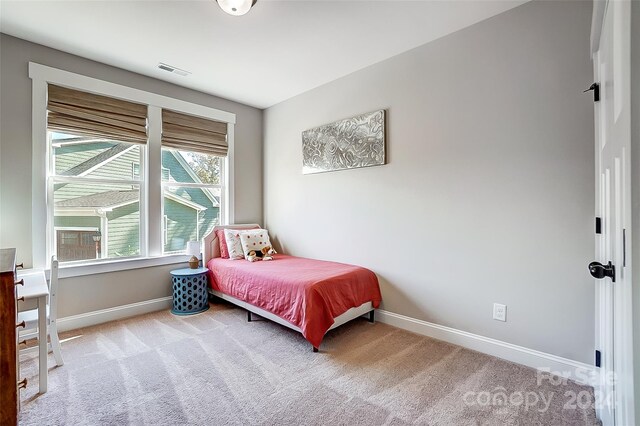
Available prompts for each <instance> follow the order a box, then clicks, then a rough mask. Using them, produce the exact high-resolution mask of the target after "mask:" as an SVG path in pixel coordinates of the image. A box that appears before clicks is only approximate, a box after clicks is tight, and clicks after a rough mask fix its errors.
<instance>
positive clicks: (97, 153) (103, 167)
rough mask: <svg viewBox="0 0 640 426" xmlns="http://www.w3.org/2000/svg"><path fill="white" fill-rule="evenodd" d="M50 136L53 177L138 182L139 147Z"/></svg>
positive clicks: (104, 140) (53, 133) (98, 140)
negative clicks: (81, 177) (83, 177)
mask: <svg viewBox="0 0 640 426" xmlns="http://www.w3.org/2000/svg"><path fill="white" fill-rule="evenodd" d="M50 135H51V146H52V153H53V162H54V170H55V174H56V175H57V176H85V177H91V178H105V179H126V180H138V179H140V172H139V170H140V150H141V149H143V148H142V147H141V145H138V144H130V143H123V142H117V141H113V140H108V139H99V138H90V137H85V136H82V137H80V136H78V137H75V136H73V135H67V134H61V133H55V132H51V133H50ZM136 171H137V175H136V173H135V172H136Z"/></svg>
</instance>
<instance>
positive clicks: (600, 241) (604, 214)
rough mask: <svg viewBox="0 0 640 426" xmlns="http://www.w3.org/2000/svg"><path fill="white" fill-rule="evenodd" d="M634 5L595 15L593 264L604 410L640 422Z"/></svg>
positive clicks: (605, 415) (615, 1) (617, 3)
mask: <svg viewBox="0 0 640 426" xmlns="http://www.w3.org/2000/svg"><path fill="white" fill-rule="evenodd" d="M596 3H598V2H596ZM630 6H631V4H630V2H629V1H625V0H610V1H608V2H607V3H604V4H603V3H600V7H601V8H602V9H601V21H600V22H598V20H597V19H594V28H595V30H594V31H595V35H596V39H595V43H594V46H595V48H596V49H597V50H596V49H594V50H596V51H595V53H594V55H593V63H594V75H595V79H596V82H599V88H600V100H599V101H598V102H596V103H595V114H596V180H597V182H596V216H598V217H600V218H601V219H602V233H601V234H599V235H598V236H597V238H596V256H597V259H596V261H597V262H598V263H599V264H601V265H603V266H600V265H599V264H596V263H593V264H591V265H589V269H590V272H591V273H592V275H594V277H596V278H597V279H596V349H597V350H599V351H600V353H601V367H600V369H599V375H598V378H597V383H596V410H597V414H598V417H599V418H600V419H601V420H602V423H603V425H605V426H607V425H620V426H627V425H635V424H636V423H635V419H634V412H633V409H634V407H633V404H634V401H633V362H632V359H633V351H632V329H631V327H632V312H631V303H632V299H631V165H630V152H629V151H630V137H631V136H630V135H631V133H630V132H631V126H630V118H631V116H630V109H631V103H630V100H631V95H630V74H631V68H630V62H631V58H630V41H631V31H630V28H631V21H630V17H631V7H630ZM595 7H596V9H597V8H598V5H597V4H596V6H595ZM596 15H597V14H596ZM594 16H595V15H594ZM598 25H600V27H599V28H596V27H597V26H598ZM598 33H599V34H598ZM592 36H593V34H592ZM592 41H593V40H592ZM609 262H611V267H609V266H608V265H609Z"/></svg>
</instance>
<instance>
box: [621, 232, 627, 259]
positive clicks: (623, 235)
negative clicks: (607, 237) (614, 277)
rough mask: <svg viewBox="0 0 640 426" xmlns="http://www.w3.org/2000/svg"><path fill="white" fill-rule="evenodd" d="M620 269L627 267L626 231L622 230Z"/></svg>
mask: <svg viewBox="0 0 640 426" xmlns="http://www.w3.org/2000/svg"><path fill="white" fill-rule="evenodd" d="M622 267H623V268H626V267H627V230H626V229H623V230H622Z"/></svg>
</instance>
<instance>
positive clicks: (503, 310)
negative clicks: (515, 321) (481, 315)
mask: <svg viewBox="0 0 640 426" xmlns="http://www.w3.org/2000/svg"><path fill="white" fill-rule="evenodd" d="M493 319H494V320H498V321H506V320H507V305H502V304H500V303H494V304H493Z"/></svg>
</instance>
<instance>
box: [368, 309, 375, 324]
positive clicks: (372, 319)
mask: <svg viewBox="0 0 640 426" xmlns="http://www.w3.org/2000/svg"><path fill="white" fill-rule="evenodd" d="M374 312H375V311H374V310H373V309H372V310H371V311H369V322H374V321H375V316H374Z"/></svg>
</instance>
